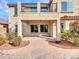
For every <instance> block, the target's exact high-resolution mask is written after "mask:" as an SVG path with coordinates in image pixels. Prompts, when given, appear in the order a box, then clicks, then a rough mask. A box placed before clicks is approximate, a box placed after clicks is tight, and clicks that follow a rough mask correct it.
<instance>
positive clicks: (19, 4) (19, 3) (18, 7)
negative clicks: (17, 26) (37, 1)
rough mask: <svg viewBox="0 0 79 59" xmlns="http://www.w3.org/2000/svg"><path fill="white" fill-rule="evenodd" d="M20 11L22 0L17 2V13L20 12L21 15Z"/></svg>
mask: <svg viewBox="0 0 79 59" xmlns="http://www.w3.org/2000/svg"><path fill="white" fill-rule="evenodd" d="M20 12H21V2H18V3H17V14H18V16H19V15H20Z"/></svg>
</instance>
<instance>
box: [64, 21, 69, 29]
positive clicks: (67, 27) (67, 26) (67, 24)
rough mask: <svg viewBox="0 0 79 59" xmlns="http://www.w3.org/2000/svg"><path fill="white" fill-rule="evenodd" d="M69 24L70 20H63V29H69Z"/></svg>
mask: <svg viewBox="0 0 79 59" xmlns="http://www.w3.org/2000/svg"><path fill="white" fill-rule="evenodd" d="M69 25H70V21H65V29H64V30H69Z"/></svg>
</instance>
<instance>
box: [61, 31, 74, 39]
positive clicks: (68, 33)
mask: <svg viewBox="0 0 79 59" xmlns="http://www.w3.org/2000/svg"><path fill="white" fill-rule="evenodd" d="M74 36H75V34H74V32H72V31H69V30H67V31H65V32H63V33H62V34H61V38H62V39H64V40H71V39H72V38H73V37H74Z"/></svg>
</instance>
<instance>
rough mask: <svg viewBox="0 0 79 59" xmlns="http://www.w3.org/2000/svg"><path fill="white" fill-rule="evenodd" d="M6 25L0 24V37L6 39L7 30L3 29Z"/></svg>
mask: <svg viewBox="0 0 79 59" xmlns="http://www.w3.org/2000/svg"><path fill="white" fill-rule="evenodd" d="M3 26H4V25H1V24H0V35H1V36H4V37H5V34H6V32H7V28H4V27H3Z"/></svg>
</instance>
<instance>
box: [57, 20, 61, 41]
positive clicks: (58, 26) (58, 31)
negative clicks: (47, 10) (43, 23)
mask: <svg viewBox="0 0 79 59" xmlns="http://www.w3.org/2000/svg"><path fill="white" fill-rule="evenodd" d="M60 29H61V26H60V19H57V41H60V33H61V30H60Z"/></svg>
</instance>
